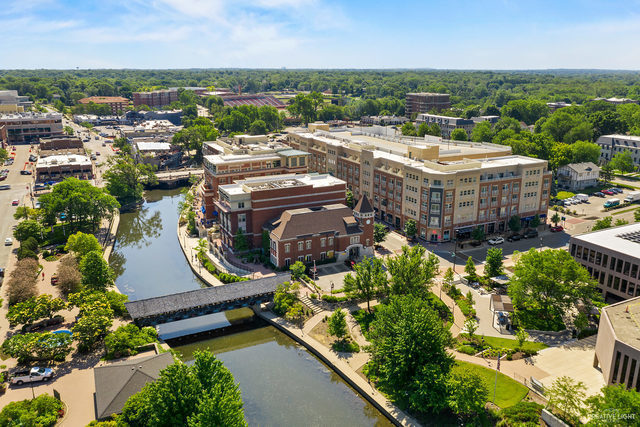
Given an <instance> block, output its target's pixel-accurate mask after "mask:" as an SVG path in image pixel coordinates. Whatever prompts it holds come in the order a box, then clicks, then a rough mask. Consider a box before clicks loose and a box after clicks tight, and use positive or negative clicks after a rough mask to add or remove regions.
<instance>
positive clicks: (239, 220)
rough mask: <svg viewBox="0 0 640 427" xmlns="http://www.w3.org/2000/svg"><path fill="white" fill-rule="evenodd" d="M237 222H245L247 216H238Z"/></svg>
mask: <svg viewBox="0 0 640 427" xmlns="http://www.w3.org/2000/svg"><path fill="white" fill-rule="evenodd" d="M238 222H247V214H238Z"/></svg>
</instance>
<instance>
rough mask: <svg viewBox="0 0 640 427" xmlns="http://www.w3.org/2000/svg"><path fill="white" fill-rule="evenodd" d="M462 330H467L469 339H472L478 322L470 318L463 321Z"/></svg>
mask: <svg viewBox="0 0 640 427" xmlns="http://www.w3.org/2000/svg"><path fill="white" fill-rule="evenodd" d="M464 328H465V329H466V330H467V333H468V334H469V337H471V338H473V334H475V333H476V331H477V330H478V321H477V320H476V319H475V318H473V317H470V318H468V319H467V320H465V322H464Z"/></svg>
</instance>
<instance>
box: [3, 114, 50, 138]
mask: <svg viewBox="0 0 640 427" xmlns="http://www.w3.org/2000/svg"><path fill="white" fill-rule="evenodd" d="M57 135H62V114H60V113H18V114H3V115H0V141H5V142H6V143H9V144H28V143H30V142H36V141H37V140H38V139H40V138H46V137H50V136H57Z"/></svg>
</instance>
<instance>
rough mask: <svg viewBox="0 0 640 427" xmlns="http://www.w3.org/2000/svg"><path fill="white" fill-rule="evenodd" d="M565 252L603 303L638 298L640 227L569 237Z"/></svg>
mask: <svg viewBox="0 0 640 427" xmlns="http://www.w3.org/2000/svg"><path fill="white" fill-rule="evenodd" d="M569 251H570V253H571V256H573V257H574V258H575V260H576V261H578V262H579V263H580V264H582V265H583V266H584V267H585V268H586V269H587V270H588V271H589V274H591V277H593V279H594V280H595V281H597V282H598V288H599V289H600V290H601V291H602V295H603V296H604V299H605V301H607V302H618V301H622V300H626V299H628V298H633V297H634V296H640V224H630V225H623V226H621V227H614V228H607V229H605V230H599V231H594V232H592V233H586V234H580V235H577V236H571V240H569Z"/></svg>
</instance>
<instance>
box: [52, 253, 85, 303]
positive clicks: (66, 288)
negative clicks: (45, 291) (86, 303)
mask: <svg viewBox="0 0 640 427" xmlns="http://www.w3.org/2000/svg"><path fill="white" fill-rule="evenodd" d="M56 274H57V275H58V287H59V288H60V289H61V290H62V292H63V293H64V294H69V293H72V292H77V291H79V290H80V285H81V284H82V274H81V273H80V270H79V269H78V262H77V261H76V259H75V258H74V257H72V256H65V257H63V258H62V259H61V260H60V263H59V264H58V270H57V271H56Z"/></svg>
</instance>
